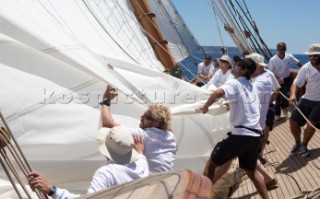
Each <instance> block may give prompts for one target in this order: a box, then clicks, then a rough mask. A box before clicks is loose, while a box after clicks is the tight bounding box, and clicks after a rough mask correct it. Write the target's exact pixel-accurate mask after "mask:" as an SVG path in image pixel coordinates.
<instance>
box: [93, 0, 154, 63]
mask: <svg viewBox="0 0 320 199" xmlns="http://www.w3.org/2000/svg"><path fill="white" fill-rule="evenodd" d="M103 2H104V6H107V7H108V5H109V3H106V2H105V1H103ZM113 4H114V7H116V8H117V9H114V8H111V7H110V6H109V7H108V10H112V13H110V14H112V15H113V16H114V18H115V21H116V22H117V24H118V26H115V27H116V28H114V29H117V31H118V32H122V33H123V34H124V36H125V37H126V38H124V39H123V40H130V41H132V38H135V37H138V36H137V34H136V31H134V30H133V29H132V26H130V25H129V23H126V22H123V23H122V24H120V22H119V20H120V19H119V18H120V17H118V16H117V17H115V15H114V12H116V11H117V10H119V13H121V14H119V15H120V16H121V18H124V17H123V16H124V15H125V16H128V17H129V18H131V19H133V17H132V16H131V15H130V14H127V12H125V10H124V9H123V8H122V7H121V6H120V4H119V2H118V1H113ZM96 7H97V9H98V10H99V11H100V13H101V15H102V16H103V17H104V19H105V20H106V21H109V18H110V17H108V16H106V12H105V11H103V10H102V6H101V3H97V2H96ZM91 9H92V10H93V8H91ZM123 13H124V14H123ZM98 20H100V19H98ZM100 21H101V20H100ZM101 24H104V23H103V22H101ZM124 24H125V25H126V27H128V29H130V30H131V31H122V28H123V27H124ZM135 24H137V23H135ZM109 25H111V24H109ZM108 28H111V29H113V28H112V27H108ZM118 28H120V29H118ZM128 32H129V33H130V34H131V35H128V34H127V33H128ZM121 35H122V34H119V35H118V37H119V39H120V40H121ZM143 38H145V37H143ZM112 39H113V38H112ZM103 40H104V39H103ZM113 40H114V42H115V43H117V44H118V42H116V41H115V39H113ZM137 41H139V44H140V45H135V44H134V43H133V42H130V43H129V45H127V46H126V48H128V50H129V49H131V48H132V47H133V48H135V49H136V52H140V54H139V56H140V57H143V56H145V57H146V58H147V60H154V58H155V57H154V56H153V59H151V58H150V53H143V51H145V49H141V48H140V50H139V49H138V48H137V46H143V44H142V42H141V41H140V40H137ZM144 41H145V42H146V43H149V41H147V39H145V40H144ZM107 45H108V44H107ZM119 45H120V44H119ZM125 53H126V54H129V52H125ZM146 55H147V56H146ZM137 60H139V57H136V58H135V59H134V60H133V61H135V62H136V63H138V61H137Z"/></svg>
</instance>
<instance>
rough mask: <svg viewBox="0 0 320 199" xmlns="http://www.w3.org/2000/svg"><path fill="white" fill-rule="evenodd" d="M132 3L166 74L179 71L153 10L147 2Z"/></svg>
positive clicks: (133, 0)
mask: <svg viewBox="0 0 320 199" xmlns="http://www.w3.org/2000/svg"><path fill="white" fill-rule="evenodd" d="M130 2H131V5H132V7H133V9H134V11H135V14H136V17H137V18H138V20H139V22H140V24H141V25H142V27H143V28H144V30H145V31H146V32H147V33H148V34H147V36H148V39H149V41H150V43H151V45H152V48H153V50H154V51H155V53H156V55H157V57H158V59H159V60H160V62H161V63H162V65H163V66H164V67H165V68H166V71H165V72H172V71H175V70H179V69H178V66H177V62H176V61H175V59H174V58H173V56H172V54H171V51H170V49H169V47H168V42H167V41H166V40H165V39H164V37H163V35H162V33H161V31H160V27H159V25H158V23H157V21H156V19H155V14H154V13H152V12H151V8H150V6H149V4H148V2H147V0H130Z"/></svg>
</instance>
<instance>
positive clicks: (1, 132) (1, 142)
mask: <svg viewBox="0 0 320 199" xmlns="http://www.w3.org/2000/svg"><path fill="white" fill-rule="evenodd" d="M0 116H1V120H2V122H3V124H4V125H5V127H3V126H1V127H0V164H1V166H2V167H3V170H4V171H5V173H6V175H7V177H8V180H9V181H10V182H11V184H12V186H13V188H14V189H15V191H16V193H17V195H18V197H19V198H23V197H22V195H21V193H20V192H19V190H18V187H17V185H16V183H15V180H14V178H13V177H12V175H13V176H14V177H15V179H16V181H18V183H19V185H20V186H21V188H22V189H23V191H24V193H25V194H26V195H27V197H28V198H31V196H30V193H29V192H28V190H27V189H26V186H25V185H24V183H23V181H22V179H21V177H20V176H19V173H18V171H17V169H16V168H15V166H14V164H13V163H12V162H11V161H12V159H14V160H15V163H16V164H17V165H18V167H19V169H20V171H22V173H23V174H24V175H25V177H26V178H27V176H28V173H29V172H31V171H32V170H31V167H30V165H29V164H28V162H27V160H26V158H25V157H24V155H23V153H22V151H21V149H20V148H19V145H18V144H17V142H16V140H15V139H14V137H13V135H12V133H11V131H10V129H9V127H8V125H7V124H6V122H5V120H4V118H3V116H2V114H1V112H0ZM12 142H13V143H14V144H13V143H12ZM6 149H8V150H6ZM7 151H9V152H10V156H9V155H8V154H7ZM35 192H36V194H37V196H38V198H39V199H46V198H47V196H46V195H44V194H43V193H41V192H40V191H38V190H36V191H35Z"/></svg>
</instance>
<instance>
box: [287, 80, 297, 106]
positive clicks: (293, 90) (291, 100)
mask: <svg viewBox="0 0 320 199" xmlns="http://www.w3.org/2000/svg"><path fill="white" fill-rule="evenodd" d="M297 88H298V87H297V86H296V85H295V84H292V85H291V88H290V98H289V103H290V104H292V103H294V102H296V101H297V96H296V93H297Z"/></svg>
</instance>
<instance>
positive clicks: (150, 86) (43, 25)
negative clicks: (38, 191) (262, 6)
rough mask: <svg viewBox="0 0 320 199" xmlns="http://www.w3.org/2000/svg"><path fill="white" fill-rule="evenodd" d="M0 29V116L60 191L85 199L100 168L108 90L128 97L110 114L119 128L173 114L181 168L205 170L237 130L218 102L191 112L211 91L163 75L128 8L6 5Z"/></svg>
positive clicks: (8, 0) (113, 4) (110, 2)
mask: <svg viewBox="0 0 320 199" xmlns="http://www.w3.org/2000/svg"><path fill="white" fill-rule="evenodd" d="M0 24H1V27H2V28H1V30H0V94H1V98H0V110H1V113H2V114H3V115H4V117H5V119H6V121H7V123H8V125H9V127H10V129H11V131H12V132H13V134H14V136H15V137H16V139H17V141H18V143H19V145H20V146H21V148H22V150H23V152H24V154H25V156H26V157H27V159H28V160H29V162H30V164H31V166H32V168H33V169H34V170H36V171H39V172H40V173H42V174H44V175H45V176H46V177H48V179H50V182H51V183H53V184H57V185H59V186H61V187H65V188H69V189H70V190H72V191H78V192H80V193H85V192H86V189H87V186H88V185H89V182H90V180H91V177H92V175H93V172H94V171H95V170H96V169H97V168H98V167H99V166H100V165H101V164H103V162H104V158H103V157H102V156H101V155H100V154H99V153H98V150H97V145H96V140H95V137H96V133H97V131H98V129H99V127H100V113H99V105H98V102H100V101H101V95H102V93H103V92H104V89H105V87H106V85H107V84H111V85H112V86H114V87H116V88H117V89H118V90H119V92H120V93H121V94H120V96H119V98H118V99H117V100H116V101H115V102H114V104H112V112H113V113H114V117H115V119H116V120H117V121H119V122H120V123H122V124H125V125H128V126H131V127H137V126H138V123H139V120H140V115H141V114H143V112H144V110H145V109H146V107H147V106H148V104H149V103H165V104H167V105H168V106H170V107H171V110H172V113H173V115H174V118H173V120H174V122H173V129H174V132H175V134H176V136H177V142H178V153H177V161H176V162H175V165H176V168H177V169H183V168H189V169H193V170H195V171H198V172H201V171H202V170H203V168H204V164H205V161H206V160H207V158H208V156H209V155H210V152H211V150H212V148H213V146H214V145H215V143H216V142H217V141H219V140H220V139H221V138H222V137H224V136H225V133H226V132H227V131H228V129H229V128H230V125H229V122H228V115H227V114H226V109H225V108H223V107H222V106H220V105H219V104H216V105H214V106H213V107H212V109H213V110H212V111H211V114H206V115H203V114H201V113H196V112H195V111H194V110H195V107H197V106H199V105H200V103H201V102H203V100H205V99H207V97H208V95H209V93H208V91H205V90H203V89H200V88H198V87H195V86H193V85H191V84H189V83H187V82H184V81H181V80H179V79H176V78H174V77H171V76H168V75H166V74H164V73H162V71H163V66H162V65H161V64H160V63H159V61H158V60H157V59H156V56H155V55H154V52H153V51H152V48H151V46H150V44H149V43H148V40H147V38H146V36H145V34H144V32H143V31H142V29H141V27H140V26H139V24H138V22H137V20H136V18H135V17H134V14H133V13H132V10H131V6H130V5H129V4H128V1H126V0H105V1H101V0H96V1H77V0H69V1H65V0H55V1H46V0H40V1H33V0H4V1H2V3H1V6H0ZM1 179H4V174H3V173H2V172H1ZM7 191H8V188H7V186H4V188H3V189H2V188H1V187H0V193H1V194H4V195H5V194H8V193H7ZM1 194H0V197H1ZM7 196H8V195H6V197H7ZM12 197H13V196H12Z"/></svg>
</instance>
